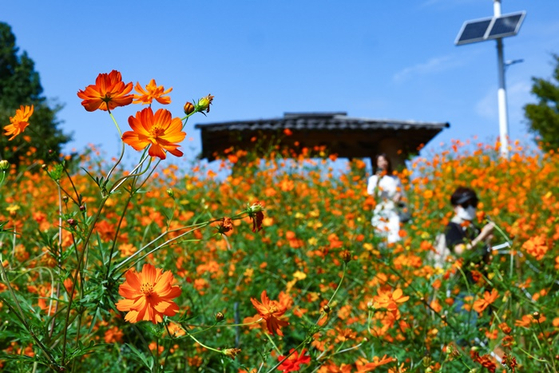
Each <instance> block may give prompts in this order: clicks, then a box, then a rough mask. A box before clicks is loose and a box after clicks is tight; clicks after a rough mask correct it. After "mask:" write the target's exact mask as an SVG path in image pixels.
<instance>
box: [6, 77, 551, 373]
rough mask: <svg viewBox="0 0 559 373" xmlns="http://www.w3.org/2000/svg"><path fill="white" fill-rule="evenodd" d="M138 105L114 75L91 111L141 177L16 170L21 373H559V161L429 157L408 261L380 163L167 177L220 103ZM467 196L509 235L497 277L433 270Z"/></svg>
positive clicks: (529, 154) (278, 152)
mask: <svg viewBox="0 0 559 373" xmlns="http://www.w3.org/2000/svg"><path fill="white" fill-rule="evenodd" d="M131 90H132V83H124V82H123V81H122V78H121V75H120V73H118V72H115V71H113V72H111V73H110V74H100V76H99V77H98V78H97V81H96V84H94V85H90V86H88V87H87V88H86V89H85V90H82V91H80V93H79V94H78V95H79V97H80V98H81V99H83V102H82V104H83V106H84V108H85V109H86V110H88V111H94V110H105V111H107V112H108V115H107V122H106V126H107V127H106V128H107V131H114V129H112V128H111V126H112V125H113V121H114V124H116V127H117V131H118V132H119V134H121V137H122V139H123V153H124V152H132V153H133V154H136V153H137V158H138V162H137V165H136V166H135V167H131V168H128V167H126V166H124V165H123V164H122V163H121V162H120V161H121V159H122V157H121V159H118V160H112V161H107V160H104V159H102V157H100V156H99V155H97V154H96V153H95V152H94V151H93V152H91V153H88V154H87V155H84V156H82V157H81V158H80V160H79V162H80V163H79V167H77V166H76V164H75V162H74V161H65V160H64V157H58V156H54V155H53V157H52V159H47V160H44V161H40V162H39V164H40V166H39V167H29V168H27V169H26V168H25V167H23V168H20V169H18V170H16V169H15V168H13V167H10V165H8V164H6V163H0V167H1V168H2V170H1V171H0V173H1V174H0V180H1V182H0V184H1V186H0V188H1V189H0V191H1V196H2V198H0V223H1V228H2V232H1V233H0V245H1V247H0V249H1V251H0V253H1V256H2V257H1V262H2V266H0V267H1V280H2V281H1V282H0V321H1V324H0V347H1V350H2V352H1V353H0V366H1V367H3V369H4V370H5V371H13V372H27V371H36V372H47V371H60V372H62V371H73V372H87V371H94V370H102V371H103V372H113V371H114V372H122V371H130V372H145V371H151V372H167V371H168V372H173V371H185V372H251V373H252V372H272V371H283V372H292V371H302V372H323V373H327V372H332V373H333V372H371V371H379V372H469V371H472V372H483V371H490V372H502V371H505V372H510V371H513V372H516V371H518V372H536V371H540V372H557V371H558V368H559V343H558V332H559V311H558V309H559V307H558V306H559V295H558V291H557V290H558V289H559V276H558V273H559V272H558V271H559V252H558V249H557V246H556V244H555V242H556V241H557V239H558V238H559V222H558V219H559V218H558V216H559V155H557V154H556V153H554V152H549V153H545V154H544V153H542V152H541V151H540V150H538V149H537V148H535V147H534V148H530V147H528V148H523V147H521V146H520V145H519V144H517V143H516V144H513V145H511V154H512V155H511V157H510V159H509V160H504V159H500V158H499V156H498V152H497V149H498V145H487V144H481V143H480V144H474V143H468V144H463V143H460V142H459V141H456V142H455V143H453V144H451V146H450V147H449V148H448V150H446V151H441V152H440V153H439V154H434V155H430V156H426V157H422V158H416V159H414V160H413V161H412V163H411V165H410V167H409V168H408V169H407V170H404V171H401V172H400V173H399V177H400V179H401V180H402V182H403V184H404V188H405V193H406V195H407V198H408V204H409V206H410V208H411V211H412V213H413V219H412V220H411V221H410V222H409V223H406V224H405V225H403V226H402V230H401V232H400V236H401V237H402V240H401V241H399V242H398V243H396V244H390V245H388V244H386V243H385V242H383V238H382V237H381V236H379V235H375V231H374V229H373V227H372V226H371V223H370V221H371V217H372V214H373V210H374V207H375V205H376V203H377V201H375V198H374V197H373V196H370V195H367V193H366V176H367V175H366V173H365V163H364V162H362V161H359V160H357V161H353V162H351V163H350V164H349V166H348V168H347V169H346V170H343V171H342V172H340V171H339V170H335V169H334V163H333V161H332V160H333V159H334V158H335V156H333V155H332V156H331V157H330V158H329V157H327V156H326V155H325V156H324V157H323V158H322V159H320V158H311V154H312V152H313V151H314V150H317V149H301V150H300V151H299V152H298V154H299V155H298V156H296V157H295V158H292V159H287V158H284V155H286V154H287V152H289V151H291V150H285V149H275V148H272V149H270V151H269V152H268V156H267V157H266V158H265V159H263V160H260V159H256V158H255V156H254V155H253V154H251V153H247V152H246V151H245V150H243V149H230V151H228V152H227V154H223V155H222V157H221V160H220V161H218V162H221V167H220V169H221V171H220V174H222V175H229V176H223V177H221V176H220V175H216V174H215V173H214V172H213V171H211V170H209V169H208V168H206V167H204V166H202V165H200V164H197V163H193V164H191V163H187V162H183V163H182V164H184V165H183V166H180V167H179V166H177V164H179V163H172V164H171V163H166V162H167V161H166V158H168V157H170V156H171V155H172V156H181V155H182V152H181V151H180V150H179V147H180V142H181V141H182V140H183V139H184V138H185V134H184V132H182V128H183V126H184V123H185V121H186V120H188V118H189V117H190V116H191V115H194V114H197V113H204V114H206V113H208V112H209V108H210V104H212V98H213V96H211V95H208V96H206V97H204V98H202V99H200V100H199V101H198V102H192V103H190V102H188V103H187V104H186V105H185V113H184V115H185V116H184V117H183V118H180V117H178V118H176V117H173V116H172V115H171V113H170V112H169V111H167V110H165V109H157V110H155V106H156V105H164V104H167V103H169V102H170V98H169V97H168V96H167V95H168V94H169V92H170V90H169V89H168V90H165V89H164V88H163V87H158V86H157V85H156V83H155V81H152V82H150V84H148V85H147V86H146V88H145V90H144V88H142V87H141V86H140V85H139V84H138V85H137V86H136V91H137V92H138V94H132V93H130V92H131ZM154 100H155V101H157V103H156V102H154ZM152 103H153V106H154V109H153V110H152V108H151V106H152ZM134 104H138V106H137V105H134ZM129 105H131V106H129ZM139 105H149V106H148V107H144V108H143V109H142V106H139ZM134 106H136V107H137V108H140V109H135V110H133V109H131V108H132V107H134ZM113 111H114V115H113ZM136 111H137V113H136ZM32 112H33V110H32V108H24V107H22V109H21V111H18V113H16V115H15V116H14V117H13V118H12V123H11V124H9V126H10V127H9V128H8V129H7V130H6V131H7V132H8V133H9V135H10V136H18V135H20V134H21V133H22V132H24V131H25V130H28V128H27V125H29V126H32V125H33V124H32ZM29 113H31V114H29ZM109 114H110V115H109ZM181 114H182V113H181ZM125 119H128V124H129V125H130V128H128V125H126V130H124V131H123V130H121V127H120V126H119V124H118V123H120V122H122V123H124V122H125ZM121 125H122V124H121ZM122 127H124V126H122ZM186 164H188V166H187V165H186ZM231 169H232V172H230V171H231ZM458 186H469V187H471V188H473V189H475V190H476V192H477V194H478V196H479V199H480V201H481V203H480V206H479V207H478V216H477V218H478V221H479V224H480V225H481V224H482V222H484V221H487V220H488V219H489V220H491V221H493V222H494V223H495V225H496V231H495V234H494V238H493V242H492V243H493V246H494V248H498V249H495V250H493V253H492V258H491V261H490V262H489V263H486V264H483V265H480V264H471V263H470V262H469V261H468V260H467V258H462V259H460V260H456V258H452V257H450V258H449V260H447V261H446V262H444V263H436V262H434V261H433V251H434V250H435V242H436V238H437V236H438V235H439V234H440V233H442V232H443V231H444V229H445V226H446V224H447V223H448V222H449V220H450V219H451V217H452V216H453V210H452V208H451V205H450V202H449V199H450V195H451V194H452V192H453V191H454V189H456V187H458ZM466 270H467V271H469V272H471V274H472V275H473V278H474V279H475V282H474V283H468V282H465V281H463V279H464V276H465V275H464V273H465V271H466Z"/></svg>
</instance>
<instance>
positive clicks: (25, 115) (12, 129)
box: [4, 105, 34, 141]
mask: <svg viewBox="0 0 559 373" xmlns="http://www.w3.org/2000/svg"><path fill="white" fill-rule="evenodd" d="M33 110H34V106H33V105H31V106H23V105H22V106H20V108H19V109H17V110H16V115H14V116H13V117H10V124H8V125H7V126H5V127H4V130H5V131H6V133H5V135H6V136H12V137H10V138H9V139H8V140H9V141H11V140H13V139H14V138H15V137H16V136H17V135H19V134H20V133H22V132H23V131H24V130H25V129H26V128H27V126H28V125H29V118H30V117H31V115H33Z"/></svg>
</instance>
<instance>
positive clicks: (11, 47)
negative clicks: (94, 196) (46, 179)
mask: <svg viewBox="0 0 559 373" xmlns="http://www.w3.org/2000/svg"><path fill="white" fill-rule="evenodd" d="M18 51H19V48H18V47H17V46H16V38H15V36H14V34H13V32H12V28H11V27H10V26H9V25H8V24H6V23H3V22H0V124H1V125H2V127H4V126H5V125H7V124H9V123H10V117H11V116H14V115H15V112H16V109H18V108H19V107H20V106H21V105H34V106H35V111H34V113H33V116H32V117H31V120H30V126H29V127H28V128H27V129H26V131H25V133H24V135H25V136H18V137H17V138H15V139H14V140H12V141H8V138H7V137H5V136H0V159H6V160H8V161H9V162H10V163H14V164H16V165H17V164H20V161H21V158H22V157H26V158H28V159H31V160H33V159H45V157H46V156H47V154H48V152H49V150H51V151H52V153H53V154H55V155H58V154H59V153H60V151H61V146H62V145H63V144H65V143H67V142H68V141H69V140H70V137H69V136H68V135H66V134H64V133H63V132H62V130H60V129H59V128H58V125H59V124H60V121H58V120H57V118H56V114H57V113H58V112H59V111H60V110H61V109H62V106H61V105H59V104H55V105H52V107H51V106H50V105H49V103H48V101H47V99H46V98H45V97H44V96H43V94H42V93H43V87H42V86H41V81H40V77H39V73H38V72H37V71H35V63H34V62H33V60H32V59H31V58H29V56H28V55H27V53H26V52H23V53H21V54H19V53H18ZM26 140H27V141H26ZM26 163H28V162H26Z"/></svg>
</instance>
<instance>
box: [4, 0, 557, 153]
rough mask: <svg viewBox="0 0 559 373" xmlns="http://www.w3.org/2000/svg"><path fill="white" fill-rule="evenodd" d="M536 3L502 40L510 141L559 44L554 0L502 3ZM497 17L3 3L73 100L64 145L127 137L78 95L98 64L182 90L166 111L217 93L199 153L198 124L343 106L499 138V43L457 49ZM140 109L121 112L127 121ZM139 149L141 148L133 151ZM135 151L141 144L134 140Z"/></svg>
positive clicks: (241, 6)
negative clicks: (467, 26) (458, 41)
mask: <svg viewBox="0 0 559 373" xmlns="http://www.w3.org/2000/svg"><path fill="white" fill-rule="evenodd" d="M520 10H525V11H526V12H527V16H526V19H525V20H524V24H523V25H522V28H521V30H520V32H519V34H518V35H517V36H514V37H510V38H506V39H504V44H505V59H506V60H513V59H524V62H523V63H520V64H515V65H513V66H511V67H509V68H508V69H507V75H506V79H507V90H508V112H509V120H510V122H509V126H510V135H511V138H513V139H524V140H526V139H529V138H530V136H529V135H528V133H527V130H526V122H525V120H524V118H523V111H522V106H523V105H525V104H526V103H528V102H534V101H535V98H534V97H533V96H531V95H530V88H531V77H533V76H537V77H544V78H549V77H550V76H551V73H552V68H553V65H552V58H551V53H559V1H555V0H539V1H533V0H530V1H528V0H503V1H502V12H503V14H506V13H512V12H516V11H520ZM492 15H493V1H491V0H414V1H411V0H404V1H373V0H361V1H357V0H343V1H342V0H281V1H280V0H260V1H256V0H244V1H241V0H238V1H233V0H215V1H196V2H194V1H190V0H188V1H186V0H184V1H160V2H148V1H134V2H127V1H111V2H101V3H92V2H82V1H30V0H17V1H15V0H12V1H3V2H2V12H1V13H0V21H3V22H7V23H8V24H10V25H11V26H12V29H13V32H14V33H15V35H16V38H17V44H18V46H19V47H20V50H22V51H23V50H25V51H27V52H28V54H29V55H30V57H31V58H32V59H33V60H34V61H35V63H36V70H37V71H38V72H39V73H40V76H41V82H42V85H43V88H44V93H45V95H46V96H47V97H48V98H49V99H52V100H57V101H58V102H60V103H63V104H65V108H64V109H63V111H62V112H61V113H60V115H59V118H60V119H61V120H63V121H64V123H63V125H62V128H63V129H64V130H65V131H66V132H72V133H73V137H74V141H73V142H72V143H71V144H70V145H69V146H68V147H67V149H66V150H68V151H70V150H71V149H72V148H76V149H78V150H79V149H83V148H84V147H86V146H87V144H88V143H94V144H98V145H101V147H102V149H103V150H104V151H105V152H106V153H107V155H110V156H113V155H116V154H117V153H118V151H119V149H120V148H119V145H118V144H119V140H118V135H117V133H116V130H115V129H114V126H113V124H112V122H111V121H110V119H109V117H108V115H107V113H106V112H94V113H88V112H86V111H85V110H84V109H83V107H82V106H81V105H80V99H79V98H78V97H77V96H76V93H77V91H78V90H79V89H84V88H85V87H86V86H87V85H89V84H93V83H94V81H95V78H96V76H97V75H98V74H99V73H101V72H110V71H111V70H113V69H116V70H119V71H120V72H121V73H122V75H123V79H124V81H133V82H134V84H135V83H136V82H140V84H142V85H146V84H147V83H148V82H149V80H150V79H152V78H153V79H155V80H156V81H157V83H158V84H160V85H164V86H165V87H166V88H167V87H173V92H172V93H171V98H172V100H173V101H172V103H171V105H168V106H167V108H168V109H169V110H171V111H172V112H173V113H174V115H175V116H180V115H182V106H183V104H184V102H185V101H187V100H191V99H197V98H200V97H202V96H205V95H207V94H208V93H211V94H212V95H214V96H215V100H214V105H213V106H212V109H211V112H210V113H209V115H208V116H207V117H203V116H201V115H199V116H195V117H192V118H191V120H190V122H189V123H188V124H187V127H186V132H187V139H189V138H191V141H190V142H188V141H187V142H186V143H185V144H184V146H183V148H184V150H185V153H186V155H187V156H188V157H193V156H194V155H196V154H198V152H199V151H200V133H199V131H197V130H195V129H194V124H197V123H211V122H219V121H228V120H242V119H258V118H271V117H280V116H282V115H283V113H284V112H305V111H345V112H347V113H348V115H349V116H352V117H365V118H376V119H383V118H390V119H401V120H416V121H427V122H431V121H432V122H450V124H451V127H450V129H447V130H445V131H443V133H441V134H439V135H438V136H437V137H436V138H435V140H433V141H432V142H431V144H430V146H428V148H427V151H429V150H436V149H437V147H439V144H440V143H441V142H444V143H449V142H450V140H451V139H461V140H466V139H469V138H472V136H474V135H477V136H478V138H479V139H481V140H486V141H491V142H492V141H494V140H495V139H496V138H497V136H498V133H499V129H498V128H499V127H498V113H497V57H496V48H495V44H496V43H495V42H494V41H486V42H482V43H476V44H471V45H464V46H459V47H457V46H455V45H454V40H455V38H456V36H457V34H458V31H459V30H460V27H461V26H462V24H463V22H464V21H465V20H470V19H477V18H483V17H489V16H492ZM137 110H139V106H137V105H134V106H133V107H132V108H131V107H127V108H119V109H116V110H115V112H114V113H115V116H116V117H117V119H118V121H119V123H120V125H121V127H122V128H123V129H124V130H126V129H127V127H128V125H127V118H128V116H129V115H132V114H134V113H135V112H136V111H137ZM130 150H132V149H130ZM132 152H134V151H133V150H132Z"/></svg>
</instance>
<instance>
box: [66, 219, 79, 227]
mask: <svg viewBox="0 0 559 373" xmlns="http://www.w3.org/2000/svg"><path fill="white" fill-rule="evenodd" d="M66 223H68V224H70V226H72V227H75V226H76V225H78V222H77V221H76V219H72V218H70V219H68V220H66Z"/></svg>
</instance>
